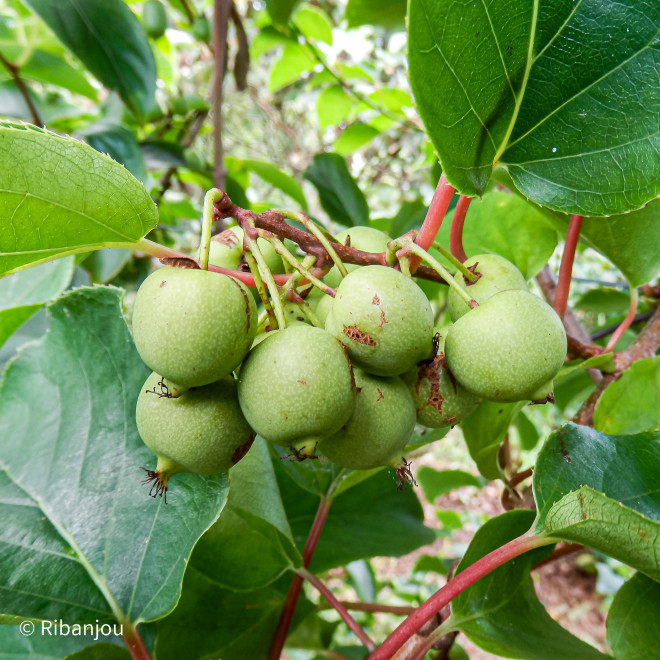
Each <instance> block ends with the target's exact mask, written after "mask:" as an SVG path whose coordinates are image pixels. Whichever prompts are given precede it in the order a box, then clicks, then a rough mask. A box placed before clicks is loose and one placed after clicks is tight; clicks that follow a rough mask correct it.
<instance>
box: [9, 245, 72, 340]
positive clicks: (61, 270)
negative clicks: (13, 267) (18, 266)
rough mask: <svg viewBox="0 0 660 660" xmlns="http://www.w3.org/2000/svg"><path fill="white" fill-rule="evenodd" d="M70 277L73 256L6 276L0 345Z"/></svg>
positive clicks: (67, 282)
mask: <svg viewBox="0 0 660 660" xmlns="http://www.w3.org/2000/svg"><path fill="white" fill-rule="evenodd" d="M72 277H73V257H69V258H66V259H59V260H58V261H52V262H50V263H45V264H41V265H39V266H35V267H34V268H30V269H28V270H25V271H23V272H20V273H14V274H13V275H9V276H8V277H6V278H5V279H4V280H3V281H2V286H1V287H0V346H1V345H2V344H4V343H5V341H7V339H8V338H9V337H10V336H11V335H12V334H13V333H14V331H15V330H16V329H17V328H19V327H20V326H21V325H23V323H25V321H27V319H29V318H30V316H32V314H34V313H35V312H36V311H37V310H38V309H40V308H41V306H42V305H43V304H44V303H45V302H48V301H49V300H51V299H52V298H55V296H58V295H59V294H60V293H62V291H64V289H66V287H67V286H69V283H70V282H71V278H72Z"/></svg>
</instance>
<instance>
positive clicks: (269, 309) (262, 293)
mask: <svg viewBox="0 0 660 660" xmlns="http://www.w3.org/2000/svg"><path fill="white" fill-rule="evenodd" d="M245 261H246V263H247V265H248V266H249V267H250V272H251V273H252V277H253V278H254V284H255V286H256V287H257V292H258V293H259V297H260V298H261V302H262V303H263V305H264V311H265V312H266V315H267V317H268V319H269V320H270V324H271V325H272V326H277V327H279V323H278V320H277V317H276V316H275V312H274V311H273V306H272V305H271V304H270V300H269V299H268V292H267V291H266V287H265V286H264V283H263V280H262V279H261V274H260V273H259V266H258V265H257V262H256V260H255V258H254V257H253V256H252V252H250V251H249V250H246V251H245Z"/></svg>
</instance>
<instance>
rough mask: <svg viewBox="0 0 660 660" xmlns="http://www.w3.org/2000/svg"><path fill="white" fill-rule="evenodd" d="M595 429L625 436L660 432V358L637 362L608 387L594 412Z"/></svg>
mask: <svg viewBox="0 0 660 660" xmlns="http://www.w3.org/2000/svg"><path fill="white" fill-rule="evenodd" d="M594 428H595V429H597V430H598V431H602V432H603V433H611V434H613V433H616V434H621V435H623V434H632V433H641V432H643V431H660V357H650V358H645V359H643V360H638V361H637V362H633V364H631V365H630V367H628V369H626V370H625V371H624V372H623V374H621V377H620V378H619V379H618V380H615V381H614V382H613V383H610V385H608V387H607V389H606V390H605V391H604V392H603V394H602V395H601V397H600V399H598V403H597V404H596V409H595V410H594Z"/></svg>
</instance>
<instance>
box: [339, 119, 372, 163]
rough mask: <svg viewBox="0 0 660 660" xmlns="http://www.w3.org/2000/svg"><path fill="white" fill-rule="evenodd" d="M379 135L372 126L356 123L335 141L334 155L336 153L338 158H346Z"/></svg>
mask: <svg viewBox="0 0 660 660" xmlns="http://www.w3.org/2000/svg"><path fill="white" fill-rule="evenodd" d="M379 133H380V131H379V130H378V129H376V128H374V127H373V126H369V125H368V124H362V123H361V122H356V123H355V124H352V125H351V126H349V127H348V128H347V129H346V130H345V131H344V132H343V133H342V134H341V135H340V136H339V137H338V138H337V139H336V140H335V145H334V150H335V153H338V154H339V155H340V156H348V155H349V154H351V153H353V152H354V151H355V150H356V149H359V148H360V147H362V146H364V145H365V144H367V143H369V142H371V141H372V140H373V139H374V138H375V137H376V136H377V135H378V134H379Z"/></svg>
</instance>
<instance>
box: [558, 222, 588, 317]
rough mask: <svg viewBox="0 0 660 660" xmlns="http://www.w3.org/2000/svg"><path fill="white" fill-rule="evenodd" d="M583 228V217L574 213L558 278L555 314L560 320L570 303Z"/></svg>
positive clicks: (569, 224) (567, 232)
mask: <svg viewBox="0 0 660 660" xmlns="http://www.w3.org/2000/svg"><path fill="white" fill-rule="evenodd" d="M581 227H582V216H581V215H577V214H576V213H574V214H573V215H572V216H571V219H570V221H569V223H568V230H567V231H566V243H565V244H564V254H563V255H562V257H561V265H560V266H559V277H558V278H557V290H556V291H555V303H554V307H555V312H557V314H558V315H559V317H560V318H562V319H563V318H564V314H565V313H566V304H567V302H568V289H569V287H570V285H571V274H572V273H573V261H574V259H575V248H576V247H577V242H578V238H579V237H580V229H581Z"/></svg>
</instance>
